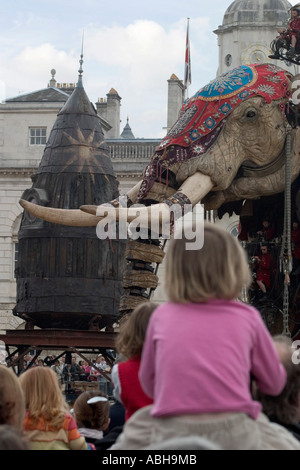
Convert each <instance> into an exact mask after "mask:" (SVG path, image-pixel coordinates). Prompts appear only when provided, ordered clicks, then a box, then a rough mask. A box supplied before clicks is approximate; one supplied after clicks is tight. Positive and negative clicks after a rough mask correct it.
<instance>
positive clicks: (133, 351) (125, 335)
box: [116, 302, 157, 358]
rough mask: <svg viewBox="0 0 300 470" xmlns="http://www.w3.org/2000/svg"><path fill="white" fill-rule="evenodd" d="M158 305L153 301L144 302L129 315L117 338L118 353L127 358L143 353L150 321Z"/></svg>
mask: <svg viewBox="0 0 300 470" xmlns="http://www.w3.org/2000/svg"><path fill="white" fill-rule="evenodd" d="M156 307H157V304H155V303H153V302H143V303H141V304H139V305H138V306H137V307H136V308H135V309H134V310H133V312H132V313H131V314H130V315H128V318H127V320H126V321H125V322H124V323H123V324H122V325H121V327H120V333H119V334H118V336H117V339H116V349H117V351H118V353H120V354H123V355H124V356H125V357H126V358H130V357H132V356H140V355H141V354H142V350H143V345H144V341H145V336H146V331H147V327H148V323H149V320H150V317H151V315H152V313H153V312H154V310H155V309H156Z"/></svg>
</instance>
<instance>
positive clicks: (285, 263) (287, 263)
mask: <svg viewBox="0 0 300 470" xmlns="http://www.w3.org/2000/svg"><path fill="white" fill-rule="evenodd" d="M285 159H286V163H285V192H284V228H283V236H282V245H281V251H280V271H281V272H282V273H283V275H284V290H283V309H282V310H283V331H282V334H283V335H286V336H291V332H290V330H289V285H290V272H291V271H292V249H291V127H290V125H289V124H288V125H287V137H286V144H285Z"/></svg>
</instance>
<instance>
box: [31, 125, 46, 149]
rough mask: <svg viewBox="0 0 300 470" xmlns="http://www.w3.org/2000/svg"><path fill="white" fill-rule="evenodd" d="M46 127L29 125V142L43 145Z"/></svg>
mask: <svg viewBox="0 0 300 470" xmlns="http://www.w3.org/2000/svg"><path fill="white" fill-rule="evenodd" d="M46 130H47V128H46V127H30V128H29V144H30V145H45V144H46Z"/></svg>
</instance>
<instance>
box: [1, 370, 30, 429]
mask: <svg viewBox="0 0 300 470" xmlns="http://www.w3.org/2000/svg"><path fill="white" fill-rule="evenodd" d="M24 417H25V402H24V396H23V391H22V388H21V385H20V382H19V379H18V377H17V376H16V375H15V374H14V372H13V371H12V370H10V369H8V368H7V367H6V366H3V365H0V424H7V425H9V426H12V427H14V428H15V429H17V431H18V432H21V431H22V429H23V421H24Z"/></svg>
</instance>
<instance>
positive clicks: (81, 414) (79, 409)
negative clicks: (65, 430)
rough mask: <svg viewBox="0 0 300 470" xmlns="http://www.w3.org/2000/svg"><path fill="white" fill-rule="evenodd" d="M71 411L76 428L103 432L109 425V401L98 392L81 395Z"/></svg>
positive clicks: (92, 391) (93, 391)
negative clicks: (72, 411)
mask: <svg viewBox="0 0 300 470" xmlns="http://www.w3.org/2000/svg"><path fill="white" fill-rule="evenodd" d="M73 409H74V416H75V421H76V424H77V427H78V428H88V429H97V430H98V431H104V430H105V429H106V428H107V427H108V425H109V422H110V418H109V409H110V405H109V401H108V399H107V398H106V397H104V396H103V395H102V393H101V392H100V391H99V390H90V391H87V392H83V393H81V394H80V395H79V397H78V398H76V401H75V403H74V407H73Z"/></svg>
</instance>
